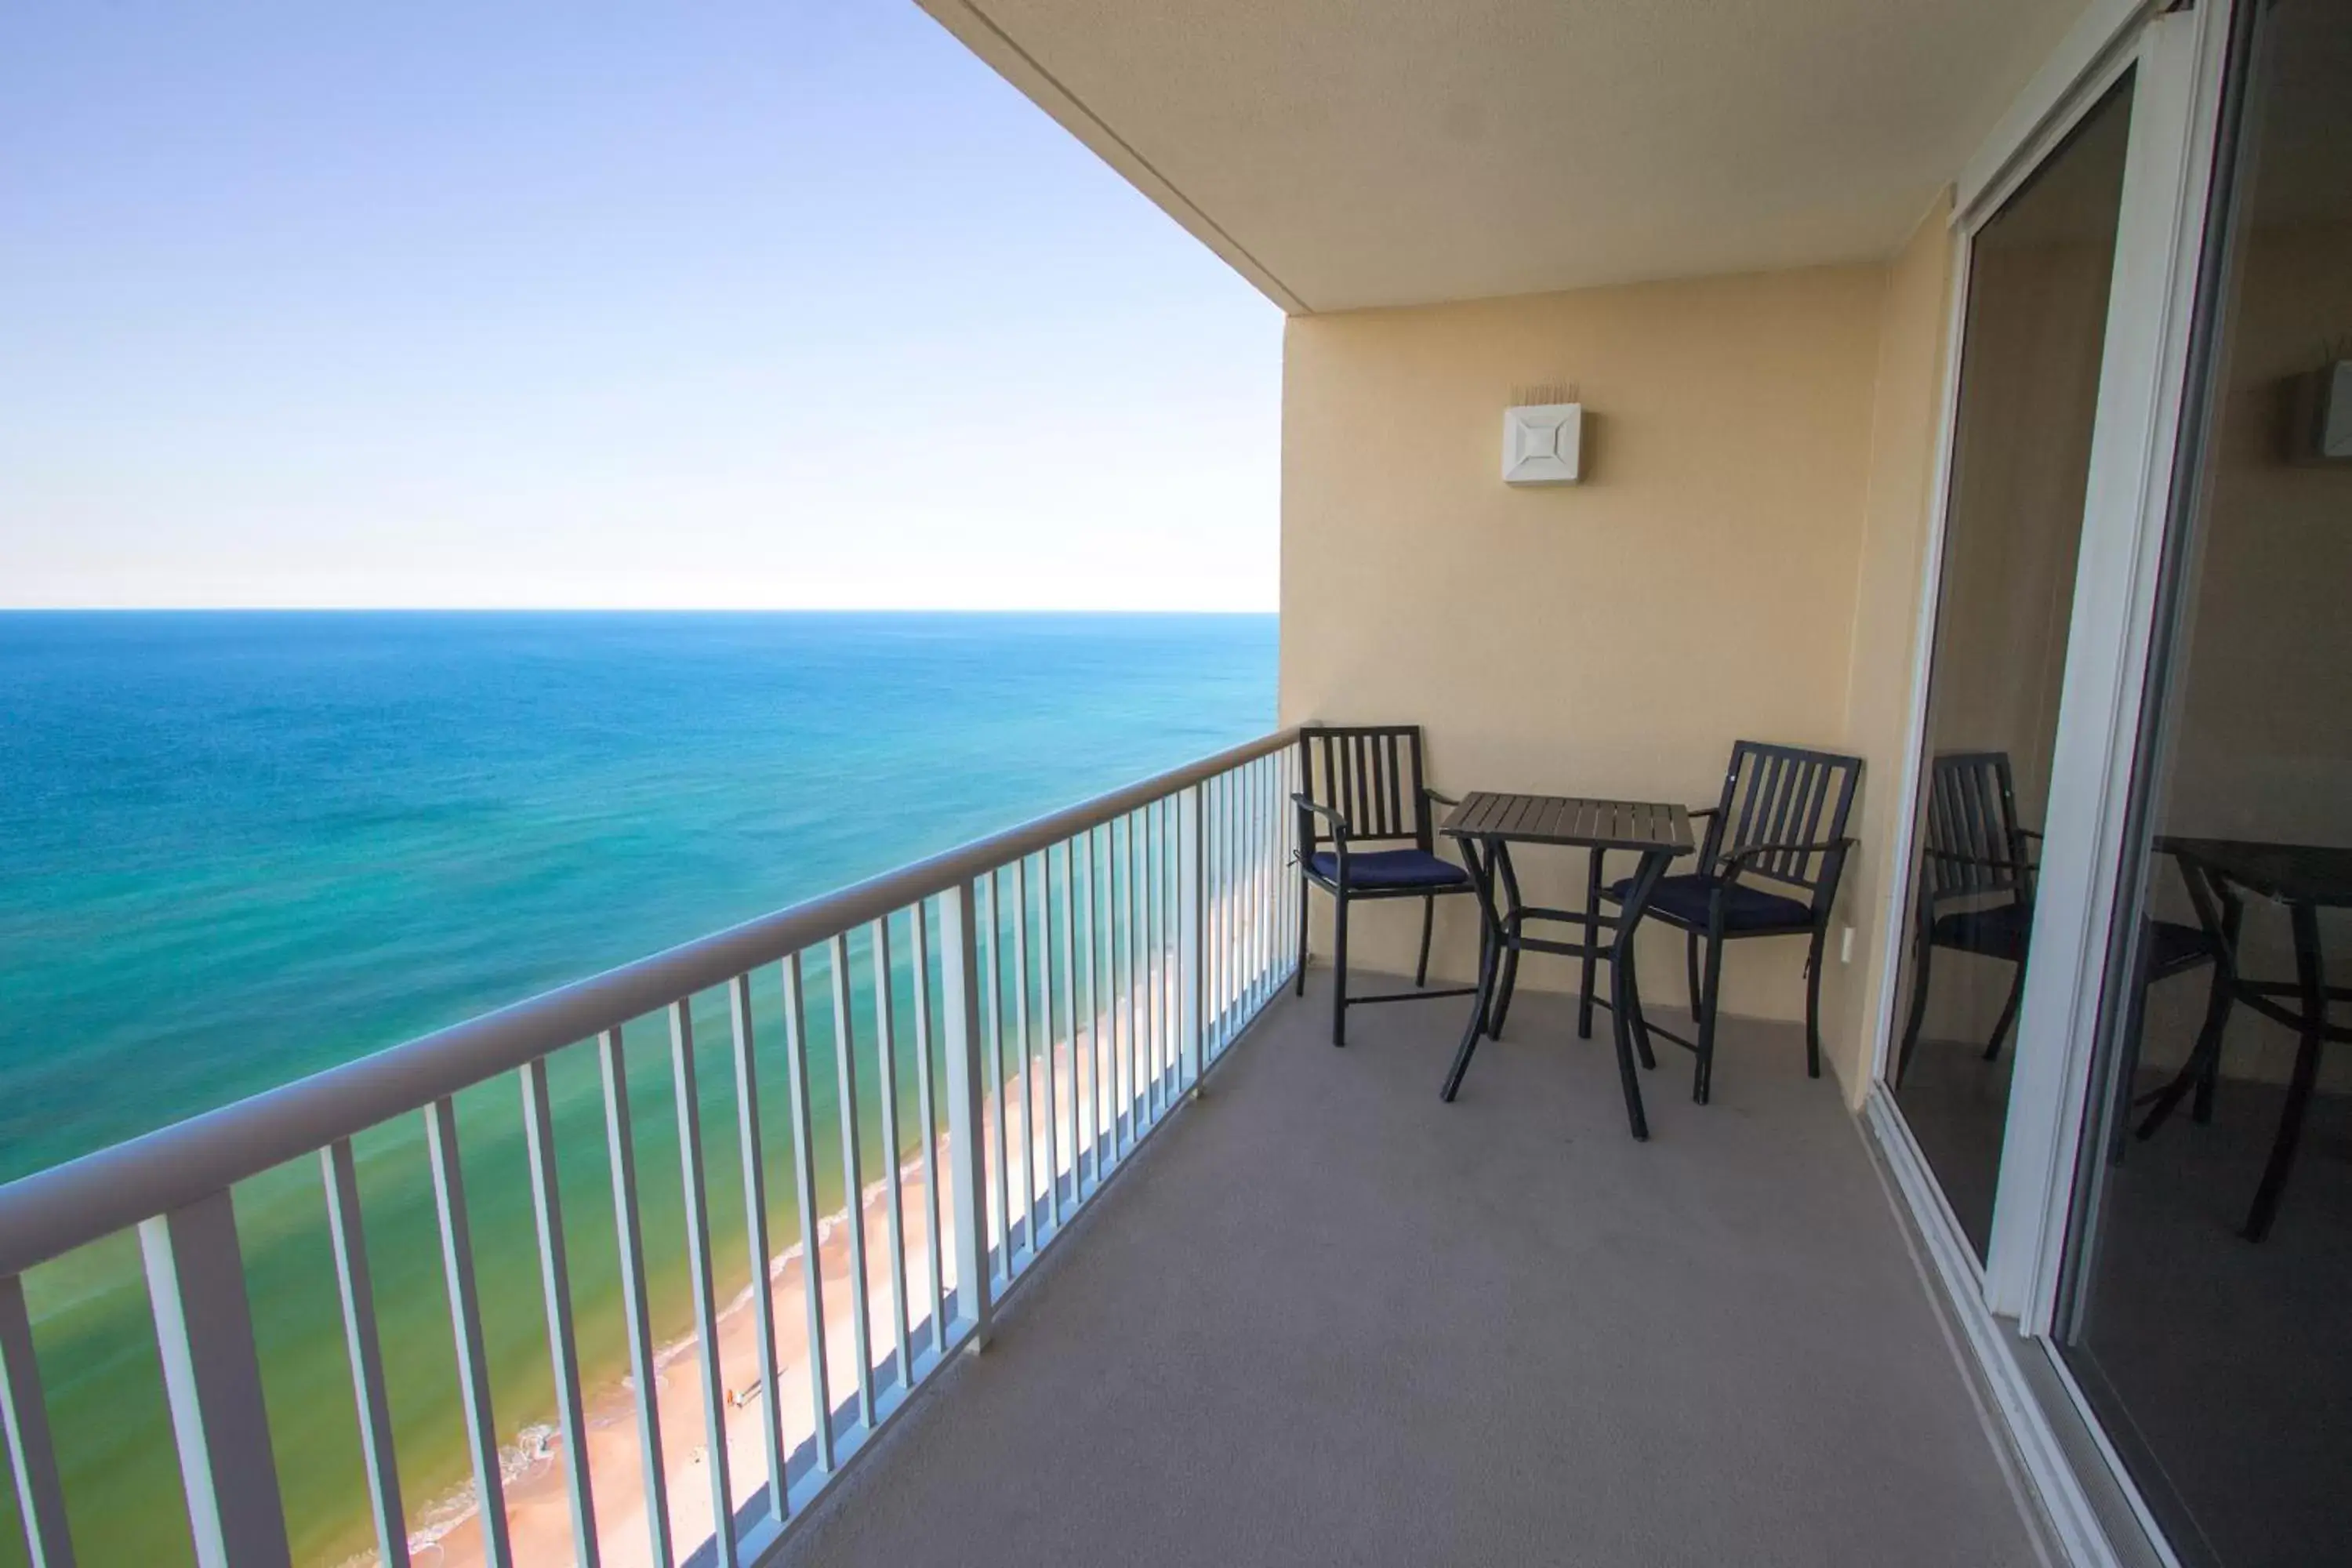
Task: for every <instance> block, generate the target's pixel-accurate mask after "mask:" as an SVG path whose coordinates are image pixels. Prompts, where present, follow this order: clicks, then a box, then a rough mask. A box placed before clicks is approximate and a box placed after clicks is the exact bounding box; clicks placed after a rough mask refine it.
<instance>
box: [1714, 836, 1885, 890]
mask: <svg viewBox="0 0 2352 1568" xmlns="http://www.w3.org/2000/svg"><path fill="white" fill-rule="evenodd" d="M1853 843H1854V841H1853V839H1851V838H1823V839H1819V840H1816V841H1815V842H1813V843H1811V844H1750V845H1747V846H1745V847H1742V848H1738V849H1734V850H1733V851H1731V853H1729V854H1728V855H1726V856H1725V857H1724V858H1723V869H1724V877H1725V879H1726V880H1729V879H1731V878H1733V877H1737V876H1738V875H1739V873H1740V870H1741V868H1743V867H1745V866H1746V865H1747V863H1748V861H1750V860H1753V859H1756V858H1759V857H1760V856H1765V855H1831V854H1843V852H1844V851H1846V850H1848V849H1851V848H1853Z"/></svg>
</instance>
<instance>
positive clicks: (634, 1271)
mask: <svg viewBox="0 0 2352 1568" xmlns="http://www.w3.org/2000/svg"><path fill="white" fill-rule="evenodd" d="M596 1065H597V1069H598V1071H599V1072H601V1073H602V1074H603V1076H604V1149H605V1154H606V1157H607V1160H608V1161H609V1163H611V1165H612V1174H613V1228H614V1232H615V1234H616V1237H617V1238H618V1240H619V1243H620V1249H621V1317H622V1321H623V1325H624V1328H625V1331H626V1333H627V1335H628V1341H629V1377H630V1381H631V1383H632V1384H633V1385H634V1388H635V1394H636V1407H637V1456H638V1460H639V1462H640V1463H641V1464H642V1465H643V1467H644V1469H645V1478H646V1499H645V1500H646V1536H647V1539H648V1542H649V1544H650V1547H651V1551H652V1558H651V1561H652V1563H653V1564H654V1568H670V1565H671V1564H672V1563H674V1562H675V1561H676V1560H677V1559H676V1556H675V1554H674V1553H673V1552H672V1551H671V1547H670V1529H669V1475H668V1472H667V1470H666V1469H665V1468H663V1464H662V1441H661V1402H660V1399H659V1397H658V1394H659V1385H658V1379H659V1377H660V1371H659V1369H658V1367H657V1365H656V1363H655V1361H654V1331H653V1316H652V1314H651V1312H649V1311H648V1310H647V1309H646V1243H645V1226H644V1224H643V1222H642V1221H641V1219H640V1218H639V1215H638V1212H637V1149H636V1136H635V1132H634V1131H632V1130H631V1128H630V1126H629V1061H628V1056H627V1054H626V1052H625V1050H624V1049H623V1044H622V1039H621V1031H620V1030H618V1029H607V1030H605V1031H604V1033H603V1034H602V1035H600V1036H598V1037H597V1039H596Z"/></svg>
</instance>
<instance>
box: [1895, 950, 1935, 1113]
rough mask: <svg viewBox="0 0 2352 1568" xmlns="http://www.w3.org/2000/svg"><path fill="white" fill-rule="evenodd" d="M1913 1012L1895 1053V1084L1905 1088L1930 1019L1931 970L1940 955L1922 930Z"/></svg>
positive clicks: (1915, 962)
mask: <svg viewBox="0 0 2352 1568" xmlns="http://www.w3.org/2000/svg"><path fill="white" fill-rule="evenodd" d="M1911 945H1912V947H1913V949H1914V956H1913V958H1912V960H1911V1013H1910V1016H1908V1017H1907V1018H1906V1019H1905V1020H1904V1024H1903V1047H1902V1048H1901V1049H1900V1050H1898V1051H1896V1052H1895V1088H1897V1089H1901V1088H1902V1087H1903V1075H1904V1074H1905V1073H1906V1072H1908V1071H1910V1069H1911V1053H1912V1051H1913V1050H1915V1049H1916V1048H1917V1047H1918V1044H1919V1026H1921V1025H1922V1024H1924V1023H1926V1022H1927V969H1928V965H1929V963H1931V962H1932V961H1933V960H1934V958H1935V956H1936V944H1935V943H1934V942H1930V941H1929V940H1928V939H1927V932H1926V931H1921V932H1920V933H1919V934H1918V936H1917V937H1916V938H1915V939H1914V940H1913V942H1912V944H1911Z"/></svg>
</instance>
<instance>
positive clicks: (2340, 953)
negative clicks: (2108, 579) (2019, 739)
mask: <svg viewBox="0 0 2352 1568" xmlns="http://www.w3.org/2000/svg"><path fill="white" fill-rule="evenodd" d="M2249 4H2250V5H2252V0H2249ZM2242 22H2244V23H2246V24H2247V25H2249V26H2250V28H2251V31H2250V33H2249V35H2248V36H2245V37H2241V39H2240V40H2239V41H2238V45H2237V47H2236V49H2235V51H2234V53H2233V60H2232V67H2231V70H2232V78H2231V80H2232V96H2231V99H2230V100H2229V101H2230V103H2231V105H2232V107H2231V110H2230V111H2229V112H2230V116H2231V118H2229V119H2225V121H2224V127H2223V129H2224V135H2225V146H2229V145H2233V146H2234V147H2235V149H2236V152H2235V156H2234V158H2233V159H2231V161H2229V162H2228V163H2225V165H2224V168H2223V171H2222V178H2221V180H2220V181H2219V182H2218V190H2217V200H2216V212H2215V216H2214V218H2213V220H2212V221H2213V227H2212V233H2213V240H2212V241H2211V242H2210V243H2209V250H2211V251H2213V252H2214V253H2215V254H2216V255H2217V256H2218V257H2219V258H2220V260H2219V265H2218V268H2216V269H2215V270H2214V271H2213V272H2212V273H2211V274H2210V277H2211V281H2210V282H2209V283H2208V285H2207V288H2206V297H2205V298H2204V299H2203V300H2201V301H2200V349H2199V352H2198V353H2197V354H2196V356H2195V360H2194V363H2193V366H2192V374H2191V380H2190V384H2189V412H2188V414H2187V416H2186V419H2187V424H2186V426H2184V458H2185V460H2184V465H2183V479H2182V482H2181V483H2180V484H2179V486H2178V487H2177V493H2176V500H2175V504H2176V507H2177V508H2178V509H2179V511H2178V516H2177V517H2176V519H2175V521H2174V524H2173V531H2172V534H2171V537H2170V538H2169V539H2168V554H2167V559H2166V565H2165V577H2164V579H2163V589H2162V593H2163V598H2162V601H2161V603H2160V606H2159V619H2158V627H2157V645H2156V655H2155V662H2154V665H2153V667H2152V668H2151V671H2150V675H2151V679H2150V681H2149V697H2148V702H2147V715H2146V721H2145V722H2144V723H2143V726H2142V733H2141V740H2140V747H2141V751H2140V755H2139V758H2138V760H2137V764H2136V770H2135V781H2134V790H2135V799H2134V805H2133V809H2134V817H2133V826H2132V829H2131V834H2130V837H2129V839H2128V840H2127V842H2126V866H2127V868H2128V874H2127V879H2126V886H2125V889H2124V890H2123V896H2122V897H2121V898H2120V899H2119V900H2118V903H2117V917H2116V918H2117V922H2118V924H2117V935H2116V942H2115V944H2114V945H2115V952H2114V957H2113V959H2112V960H2111V962H2110V963H2109V966H2108V970H2107V979H2106V984H2105V987H2104V991H2103V995H2102V1005H2103V1019H2102V1031H2103V1032H2102V1037H2101V1044H2100V1052H2099V1068H2098V1071H2097V1072H2096V1073H2095V1076H2094V1079H2093V1084H2094V1088H2095V1090H2096V1092H2095V1094H2094V1095H2093V1096H2092V1105H2093V1107H2094V1120H2093V1123H2092V1125H2091V1126H2090V1128H2089V1129H2088V1130H2087V1135H2086V1136H2085V1137H2084V1140H2083V1151H2084V1152H2083V1156H2082V1158H2083V1163H2082V1168H2081V1170H2080V1171H2079V1172H2078V1173H2077V1179H2076V1182H2075V1186H2074V1194H2075V1212H2074V1223H2073V1227H2072V1232H2071V1235H2070V1254H2071V1255H2070V1259H2069V1268H2068V1277H2067V1283H2066V1288H2065V1290H2064V1292H2063V1296H2062V1300H2061V1311H2060V1315H2059V1321H2058V1323H2057V1326H2056V1331H2055V1337H2056V1338H2057V1340H2058V1342H2059V1344H2060V1348H2061V1352H2062V1354H2063V1356H2064V1358H2065V1361H2066V1363H2067V1365H2068V1367H2069V1369H2070V1370H2071V1371H2072V1372H2073V1373H2074V1377H2075V1380H2076V1382H2077V1383H2078V1384H2079V1385H2080V1386H2081V1387H2082V1389H2083V1391H2084V1395H2085V1396H2086V1397H2087V1398H2088V1399H2089V1400H2090V1402H2091V1404H2092V1405H2093V1407H2094V1409H2095V1410H2096V1411H2097V1413H2098V1415H2099V1416H2100V1418H2101V1422H2102V1425H2103V1426H2105V1428H2106V1430H2107V1432H2108V1434H2109V1435H2110V1436H2111V1437H2112V1438H2113V1440H2114V1441H2115V1443H2116V1447H2117V1449H2118V1450H2119V1452H2120V1453H2121V1454H2122V1456H2123V1458H2124V1459H2125V1461H2126V1466H2127V1467H2128V1468H2130V1469H2131V1471H2132V1472H2133V1475H2134V1478H2135V1479H2136V1480H2137V1482H2138V1484H2139V1487H2140V1489H2141V1492H2142V1494H2143V1496H2144V1497H2146V1499H2147V1500H2148V1503H2149V1505H2150V1506H2151V1507H2152V1508H2153V1509H2154V1510H2156V1511H2157V1513H2158V1518H2159V1520H2160V1521H2161V1522H2162V1524H2163V1526H2164V1528H2165V1531H2166V1533H2167V1535H2168V1537H2169V1539H2170V1541H2171V1542H2172V1544H2173V1546H2174V1548H2175V1550H2176V1551H2177V1552H2179V1554H2180V1555H2181V1557H2182V1558H2183V1559H2184V1560H2185V1561H2187V1562H2189V1563H2217V1564H2222V1565H2225V1568H2271V1565H2278V1568H2284V1565H2286V1564H2290V1563H2295V1564H2300V1563H2347V1562H2352V1488H2347V1477H2352V1420H2347V1412H2352V1338H2347V1326H2352V1316H2347V1303H2352V1028H2347V1026H2352V910H2347V904H2352V0H2274V3H2270V4H2263V5H2252V9H2251V10H2250V11H2249V13H2248V14H2247V16H2244V17H2242ZM2232 132H2234V138H2233V139H2231V133H2232Z"/></svg>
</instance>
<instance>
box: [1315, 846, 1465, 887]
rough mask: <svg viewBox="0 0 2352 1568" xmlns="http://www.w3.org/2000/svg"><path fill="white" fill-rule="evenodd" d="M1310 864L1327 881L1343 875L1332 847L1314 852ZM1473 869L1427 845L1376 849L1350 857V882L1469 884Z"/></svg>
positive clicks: (1357, 884)
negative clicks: (1461, 865)
mask: <svg viewBox="0 0 2352 1568" xmlns="http://www.w3.org/2000/svg"><path fill="white" fill-rule="evenodd" d="M1307 866H1308V868H1310V869H1311V870H1313V871H1314V873H1315V874H1316V875H1317V876H1318V877H1320V878H1322V879H1323V880H1325V881H1326V882H1336V881H1338V880H1339V857H1338V856H1337V855H1334V854H1333V853H1332V852H1331V851H1330V850H1328V849H1319V850H1318V851H1316V853H1315V854H1314V855H1313V856H1311V857H1310V858H1308V860H1307ZM1469 885H1470V873H1469V872H1467V871H1465V870H1464V869H1463V868H1461V867H1459V866H1456V865H1455V864H1454V862H1453V861H1451V860H1441V859H1439V858H1437V857H1436V856H1434V855H1432V854H1430V853H1429V852H1428V851H1427V850H1425V849H1373V850H1368V851H1365V852H1363V853H1360V854H1351V855H1349V857H1348V886H1349V887H1350V888H1358V889H1364V890H1365V891H1368V892H1369V891H1383V892H1384V891H1386V890H1387V889H1391V888H1416V889H1432V890H1434V889H1440V888H1466V887H1468V886H1469Z"/></svg>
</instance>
